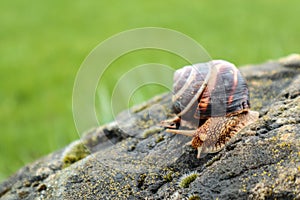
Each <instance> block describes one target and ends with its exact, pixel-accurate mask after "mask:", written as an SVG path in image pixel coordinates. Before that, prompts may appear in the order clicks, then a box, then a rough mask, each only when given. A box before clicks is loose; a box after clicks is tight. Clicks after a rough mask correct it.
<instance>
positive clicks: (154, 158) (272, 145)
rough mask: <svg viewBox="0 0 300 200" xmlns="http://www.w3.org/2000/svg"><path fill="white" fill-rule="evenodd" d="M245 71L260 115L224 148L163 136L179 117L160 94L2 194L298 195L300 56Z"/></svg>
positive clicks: (32, 167)
mask: <svg viewBox="0 0 300 200" xmlns="http://www.w3.org/2000/svg"><path fill="white" fill-rule="evenodd" d="M240 70H241V72H242V73H243V74H244V76H245V77H246V79H247V81H248V85H249V88H250V91H251V103H252V109H253V110H257V111H259V112H260V118H259V120H258V121H257V122H256V123H254V124H251V125H250V126H248V127H246V128H245V129H243V130H242V131H241V132H240V133H239V134H238V135H237V136H236V137H235V138H234V139H233V140H232V141H230V142H229V143H228V144H227V145H226V147H225V148H224V149H223V150H222V151H220V152H218V153H215V154H207V155H205V156H203V157H202V158H201V159H197V158H196V150H195V149H192V148H191V147H189V146H184V144H185V143H186V142H187V141H189V140H190V138H187V137H185V136H181V135H173V134H170V133H166V132H165V131H164V129H162V128H161V127H160V126H159V123H160V121H161V120H163V119H166V118H170V117H172V116H174V114H173V113H172V105H171V95H170V94H163V95H160V96H157V97H154V98H153V99H151V100H150V101H148V102H145V103H143V104H142V105H139V106H136V107H134V108H132V109H130V110H129V111H130V114H131V115H130V118H128V115H127V114H128V112H127V111H124V112H123V113H120V114H119V115H118V117H117V118H116V121H115V122H112V123H110V124H107V125H105V126H102V127H98V128H95V129H93V130H91V131H89V132H88V133H86V134H85V135H84V137H83V138H82V140H81V142H82V143H81V142H80V141H75V142H73V143H72V144H70V145H69V146H67V147H66V148H64V149H62V150H59V151H57V152H54V153H52V154H50V155H48V156H46V157H44V158H41V159H39V160H37V161H36V162H34V163H32V164H29V165H27V166H25V167H23V168H22V169H20V170H19V171H18V172H17V173H16V174H15V175H13V176H11V177H10V178H9V179H7V180H6V181H4V182H3V183H1V184H0V198H1V199H188V198H191V199H192V197H193V198H194V199H196V198H197V197H200V198H201V199H217V198H218V199H300V59H299V55H293V56H289V57H287V58H283V59H280V60H278V61H277V60H274V61H270V62H267V63H264V64H260V65H249V66H245V67H242V68H240ZM82 144H84V145H82ZM190 173H197V174H198V176H197V178H196V179H195V180H194V179H192V181H191V182H190V183H189V184H187V185H186V186H187V187H183V188H182V187H180V184H179V181H181V180H182V179H183V178H182V177H183V176H184V177H185V178H186V177H188V176H189V174H190Z"/></svg>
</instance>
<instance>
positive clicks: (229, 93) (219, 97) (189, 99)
mask: <svg viewBox="0 0 300 200" xmlns="http://www.w3.org/2000/svg"><path fill="white" fill-rule="evenodd" d="M172 102H173V108H174V111H175V113H177V115H176V117H175V118H173V119H170V120H166V121H163V122H162V125H163V126H164V127H165V128H167V130H166V131H167V132H170V133H174V134H182V135H186V136H189V137H193V138H192V140H191V141H190V142H188V143H187V144H188V145H191V146H192V147H194V148H195V149H197V151H198V153H197V158H200V155H201V153H216V152H218V151H220V150H221V149H223V147H224V146H225V144H226V143H227V142H228V141H229V140H230V139H231V138H232V137H233V136H235V135H236V134H237V133H238V132H239V131H240V130H242V129H243V128H244V127H246V126H247V125H249V124H251V123H253V122H255V121H256V120H257V119H258V115H259V114H258V112H256V111H251V110H250V95H249V89H248V86H247V83H246V81H245V79H244V78H243V76H242V74H241V73H240V71H239V70H238V69H237V68H236V67H235V65H234V64H232V63H229V62H227V61H224V60H213V61H210V62H207V63H200V64H194V65H190V66H185V67H183V68H181V69H179V70H177V71H175V73H174V84H173V97H172ZM180 126H185V127H189V128H192V129H194V130H181V129H179V128H180Z"/></svg>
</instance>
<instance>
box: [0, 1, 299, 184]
mask: <svg viewBox="0 0 300 200" xmlns="http://www.w3.org/2000/svg"><path fill="white" fill-rule="evenodd" d="M87 2H89V3H87ZM299 8H300V1H297V0H293V1H292V0H290V1H281V0H272V1H271V0H253V1H247V2H246V1H238V0H227V1H221V0H220V1H197V0H191V1H177V0H176V1H138V0H132V1H127V2H126V3H125V2H124V1H111V2H109V1H107V2H104V1H71V0H66V1H57V0H53V1H37V0H30V1H20V0H17V1H9V0H3V1H2V2H1V7H0V26H1V28H0V55H1V56H0V131H1V134H0V141H1V145H0V181H1V180H3V179H4V178H6V177H7V176H9V175H10V174H12V173H14V172H15V171H16V170H17V169H18V168H20V167H21V166H23V165H24V164H26V163H28V162H31V161H33V160H35V159H37V158H38V157H41V156H43V155H45V154H47V153H49V152H51V151H54V150H56V149H59V148H61V147H63V146H65V145H66V144H68V143H69V142H71V141H72V140H75V139H77V138H78V137H79V136H78V134H77V133H76V130H75V126H74V122H73V116H72V88H73V82H74V79H75V76H76V73H77V70H78V69H79V67H80V65H81V63H82V61H83V60H84V58H85V57H86V56H87V55H88V53H89V52H90V51H91V50H92V49H93V48H94V47H95V46H96V45H97V44H99V43H100V42H101V41H103V40H105V39H107V38H108V37H110V36H112V35H114V34H117V33H119V32H121V31H125V30H128V29H132V28H137V27H145V26H158V27H165V28H171V29H175V30H178V31H180V32H183V33H185V34H187V35H189V36H190V37H192V38H194V39H195V40H196V41H198V42H199V43H200V44H202V45H203V47H204V48H205V49H206V50H207V51H208V52H209V53H210V55H211V56H212V57H213V58H223V59H226V60H229V61H232V62H234V63H236V64H237V65H241V64H247V63H258V62H263V61H265V60H267V59H270V58H278V57H281V56H285V55H287V54H290V53H293V52H300V45H299V44H300V37H299V33H300V25H299V19H300V12H299ZM149 62H158V63H164V64H168V65H171V66H175V67H176V68H178V67H180V66H181V65H182V64H184V62H183V61H182V60H180V59H178V58H176V57H174V55H170V54H167V53H163V52H158V51H151V52H146V51H144V52H136V53H132V54H130V55H128V56H127V57H126V56H124V57H122V58H120V59H119V60H117V61H116V62H114V63H113V64H112V66H111V68H110V70H108V71H107V75H106V76H108V77H109V78H108V79H106V80H105V81H104V82H103V83H102V84H106V85H107V88H108V91H107V92H106V93H105V94H104V95H103V99H108V96H109V94H110V93H111V91H110V90H111V88H112V85H113V84H114V81H116V80H118V78H119V77H120V74H122V73H121V72H120V69H121V68H120V66H125V65H126V66H135V65H138V64H143V63H149ZM121 71H122V70H121ZM152 95H154V94H153V93H151V92H145V91H144V92H143V91H142V92H141V93H140V95H137V96H136V97H135V99H137V101H136V102H134V103H137V102H140V101H142V100H145V99H148V98H149V97H150V96H152ZM98 116H100V118H101V119H102V120H103V122H104V121H109V120H110V119H111V116H109V114H107V113H105V112H101V111H99V113H98Z"/></svg>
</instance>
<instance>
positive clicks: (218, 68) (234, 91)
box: [172, 60, 250, 119]
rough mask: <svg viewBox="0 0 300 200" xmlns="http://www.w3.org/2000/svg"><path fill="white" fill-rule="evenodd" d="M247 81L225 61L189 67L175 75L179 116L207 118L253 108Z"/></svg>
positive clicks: (175, 101) (174, 88) (176, 106)
mask: <svg viewBox="0 0 300 200" xmlns="http://www.w3.org/2000/svg"><path fill="white" fill-rule="evenodd" d="M249 98H250V97H249V90H248V86H247V83H246V81H245V79H244V78H243V76H242V74H241V73H240V71H239V70H238V69H237V68H236V67H235V65H234V64H232V63H229V62H227V61H223V60H214V61H211V62H207V63H200V64H194V65H190V66H185V67H183V68H181V69H179V70H177V71H176V72H175V74H174V84H173V99H172V101H173V105H174V108H175V111H176V112H177V113H179V114H178V115H179V116H183V115H186V116H193V117H194V118H197V119H207V118H209V117H214V116H216V117H217V116H226V115H230V114H234V113H237V112H241V111H242V110H247V109H249V108H250V102H249Z"/></svg>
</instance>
